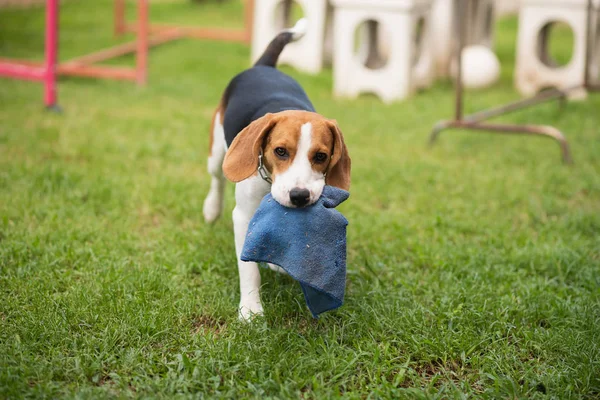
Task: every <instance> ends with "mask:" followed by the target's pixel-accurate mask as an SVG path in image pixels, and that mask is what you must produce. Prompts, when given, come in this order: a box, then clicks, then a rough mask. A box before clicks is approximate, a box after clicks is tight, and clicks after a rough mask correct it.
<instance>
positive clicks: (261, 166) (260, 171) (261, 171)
mask: <svg viewBox="0 0 600 400" xmlns="http://www.w3.org/2000/svg"><path fill="white" fill-rule="evenodd" d="M262 159H263V152H262V149H260V153H258V174H259V175H260V177H261V178H262V179H263V180H264V181H265V182H267V183H268V184H269V185H271V184H272V183H273V180H272V179H271V174H269V171H267V169H266V168H265V165H264V164H263V160H262Z"/></svg>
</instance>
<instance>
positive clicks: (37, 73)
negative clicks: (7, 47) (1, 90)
mask: <svg viewBox="0 0 600 400" xmlns="http://www.w3.org/2000/svg"><path fill="white" fill-rule="evenodd" d="M45 72H46V71H45V70H44V68H40V67H34V66H31V65H24V64H18V63H13V62H0V75H2V76H7V77H10V78H16V79H24V80H28V81H42V80H44V78H45V77H46V74H45Z"/></svg>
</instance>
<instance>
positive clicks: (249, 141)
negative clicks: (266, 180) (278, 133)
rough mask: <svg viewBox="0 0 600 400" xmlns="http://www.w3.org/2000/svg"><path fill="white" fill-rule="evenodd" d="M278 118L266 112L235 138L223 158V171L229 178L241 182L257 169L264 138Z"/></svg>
mask: <svg viewBox="0 0 600 400" xmlns="http://www.w3.org/2000/svg"><path fill="white" fill-rule="evenodd" d="M277 120H278V118H277V117H276V116H275V114H266V115H265V116H263V117H261V118H259V119H257V120H256V121H254V122H252V123H251V124H250V125H248V126H247V127H246V128H244V130H243V131H241V132H240V133H239V134H238V135H237V136H236V137H235V139H233V142H232V143H231V146H230V147H229V149H228V150H227V153H226V154H225V159H224V160H223V173H224V174H225V177H226V178H227V179H229V180H230V181H232V182H240V181H243V180H244V179H247V178H249V177H250V176H252V175H253V174H254V173H255V172H256V171H257V169H258V155H259V153H260V150H261V148H262V146H263V142H264V139H265V137H266V135H267V134H268V133H269V131H270V130H271V129H273V127H274V126H275V124H276V123H277Z"/></svg>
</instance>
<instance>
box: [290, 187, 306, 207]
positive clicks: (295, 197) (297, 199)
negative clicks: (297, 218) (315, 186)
mask: <svg viewBox="0 0 600 400" xmlns="http://www.w3.org/2000/svg"><path fill="white" fill-rule="evenodd" d="M309 200H310V192H309V191H308V189H299V188H293V189H292V190H290V201H291V202H292V204H293V205H295V206H296V207H304V206H305V205H307V204H308V201H309Z"/></svg>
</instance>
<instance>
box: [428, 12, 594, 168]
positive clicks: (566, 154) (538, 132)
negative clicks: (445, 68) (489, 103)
mask: <svg viewBox="0 0 600 400" xmlns="http://www.w3.org/2000/svg"><path fill="white" fill-rule="evenodd" d="M455 5H456V9H455V12H456V15H457V18H458V21H457V24H456V25H457V30H458V32H457V33H458V43H457V49H456V51H457V52H458V54H457V61H458V66H457V70H458V71H457V76H456V84H455V85H456V87H455V90H456V100H455V114H454V119H453V120H446V121H440V122H438V123H437V124H436V125H435V126H434V128H433V131H432V132H431V135H430V137H429V144H430V145H431V146H433V144H434V143H435V141H436V139H437V138H438V136H439V134H440V133H441V132H442V131H443V130H446V129H451V128H456V129H467V130H472V131H490V132H492V133H503V134H522V135H534V136H545V137H549V138H551V139H554V140H556V141H557V142H558V144H559V145H560V149H561V153H562V159H563V161H564V162H565V163H566V164H570V163H572V162H573V159H572V157H571V152H570V149H569V143H568V142H567V139H566V137H565V135H564V134H563V133H562V132H561V131H560V130H558V129H556V128H555V127H553V126H549V125H517V124H499V123H488V122H485V121H486V120H488V119H490V118H494V117H498V116H500V115H504V114H507V113H510V112H513V111H518V110H522V109H525V108H527V107H531V106H534V105H537V104H541V103H544V102H548V101H551V100H556V99H558V100H560V101H561V102H564V101H566V98H567V95H568V93H569V92H571V91H573V90H576V89H581V88H582V87H583V88H585V89H586V90H588V91H590V92H591V91H598V90H600V85H598V84H592V82H591V79H590V72H589V67H590V59H591V56H592V45H593V43H592V40H591V30H592V26H591V25H592V8H593V7H592V0H588V10H587V40H586V55H585V57H586V59H585V74H584V77H585V78H584V82H583V83H582V84H581V85H577V86H575V87H571V88H567V89H563V90H559V89H550V90H545V91H542V92H540V93H539V94H537V95H536V96H534V97H531V98H529V99H525V100H521V101H517V102H513V103H509V104H506V105H502V106H498V107H494V108H491V109H488V110H483V111H479V112H477V113H474V114H470V115H466V116H465V115H464V113H463V97H464V96H463V84H462V50H463V47H464V41H465V21H464V15H465V13H464V0H456V3H455Z"/></svg>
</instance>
